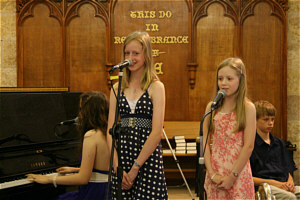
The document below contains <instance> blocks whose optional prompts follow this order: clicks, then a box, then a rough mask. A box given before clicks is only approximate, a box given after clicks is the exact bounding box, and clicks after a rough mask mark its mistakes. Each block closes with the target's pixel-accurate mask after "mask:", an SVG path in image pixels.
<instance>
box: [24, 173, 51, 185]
mask: <svg viewBox="0 0 300 200" xmlns="http://www.w3.org/2000/svg"><path fill="white" fill-rule="evenodd" d="M26 176H27V180H29V181H32V182H37V183H40V184H49V183H52V178H51V177H49V176H44V175H41V174H26Z"/></svg>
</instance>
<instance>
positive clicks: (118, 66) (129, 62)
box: [109, 59, 132, 73]
mask: <svg viewBox="0 0 300 200" xmlns="http://www.w3.org/2000/svg"><path fill="white" fill-rule="evenodd" d="M131 65H132V61H131V60H130V59H126V60H124V61H123V62H120V63H119V64H117V65H115V66H113V68H111V69H110V70H109V73H112V72H114V71H115V70H116V69H123V68H124V67H129V66H131Z"/></svg>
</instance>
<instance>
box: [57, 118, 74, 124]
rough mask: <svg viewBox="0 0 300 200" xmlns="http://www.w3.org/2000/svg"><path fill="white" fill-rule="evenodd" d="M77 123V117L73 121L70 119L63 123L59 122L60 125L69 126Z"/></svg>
mask: <svg viewBox="0 0 300 200" xmlns="http://www.w3.org/2000/svg"><path fill="white" fill-rule="evenodd" d="M77 122H78V117H76V118H74V119H70V120H66V121H63V122H60V123H59V124H60V125H71V124H77Z"/></svg>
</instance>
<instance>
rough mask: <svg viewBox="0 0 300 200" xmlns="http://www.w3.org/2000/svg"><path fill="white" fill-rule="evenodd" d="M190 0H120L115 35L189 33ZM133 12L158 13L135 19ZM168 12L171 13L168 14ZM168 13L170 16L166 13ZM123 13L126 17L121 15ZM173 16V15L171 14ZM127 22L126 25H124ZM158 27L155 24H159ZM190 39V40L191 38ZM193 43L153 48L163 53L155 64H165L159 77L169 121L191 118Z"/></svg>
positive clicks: (118, 50)
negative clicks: (191, 53)
mask: <svg viewBox="0 0 300 200" xmlns="http://www.w3.org/2000/svg"><path fill="white" fill-rule="evenodd" d="M188 9H189V8H188V4H187V3H186V1H184V0H181V1H151V3H150V2H149V1H136V2H135V3H134V4H130V3H128V1H122V0H121V1H118V3H117V4H116V6H115V10H114V13H115V20H114V33H115V36H117V37H120V36H127V35H128V34H129V33H131V32H133V31H136V30H139V31H146V30H147V28H148V29H149V30H148V31H147V32H148V33H149V35H150V36H151V37H164V36H176V37H177V36H188V35H189V28H188V27H189V18H188V13H189V12H188V11H189V10H188ZM130 11H153V12H154V13H155V14H153V15H155V16H153V15H152V17H148V16H150V14H146V13H144V18H132V17H131V16H130ZM167 12H168V13H167ZM165 15H166V16H165ZM120 16H122V17H120ZM167 16H170V17H167ZM124 24H125V25H124ZM156 25H157V27H154V26H156ZM188 40H189V42H190V39H188ZM189 45H190V44H189V43H155V42H154V43H153V44H152V48H153V49H154V50H159V52H160V53H161V54H159V55H158V56H155V57H154V63H162V68H161V71H162V73H163V74H159V78H160V79H161V81H162V82H163V83H164V85H165V89H166V114H165V119H166V120H188V119H189V107H188V103H189V102H188V95H189V94H188V92H189V91H188V88H189V85H188V84H189V83H188V69H187V63H188V58H189V51H188V50H189ZM121 50H122V45H121V44H116V46H115V55H116V63H118V62H120V58H121Z"/></svg>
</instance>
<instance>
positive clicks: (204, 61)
mask: <svg viewBox="0 0 300 200" xmlns="http://www.w3.org/2000/svg"><path fill="white" fill-rule="evenodd" d="M205 11H207V15H203V17H201V18H200V19H199V21H198V23H197V29H196V30H197V32H196V34H197V54H196V56H197V63H198V68H197V73H196V84H195V88H194V89H190V119H191V120H194V121H197V120H198V121H200V120H201V118H202V115H203V114H204V112H205V108H206V105H207V103H208V102H209V101H210V99H211V98H212V96H213V95H214V94H213V93H212V90H213V88H214V85H215V80H216V69H217V66H218V65H219V63H220V62H221V61H222V60H224V59H225V58H227V57H232V56H233V55H234V41H235V38H236V34H235V30H236V29H235V23H234V21H233V20H232V19H231V18H229V17H224V14H225V9H224V7H223V6H222V5H221V4H219V3H213V4H211V5H209V6H208V7H207V10H205Z"/></svg>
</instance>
